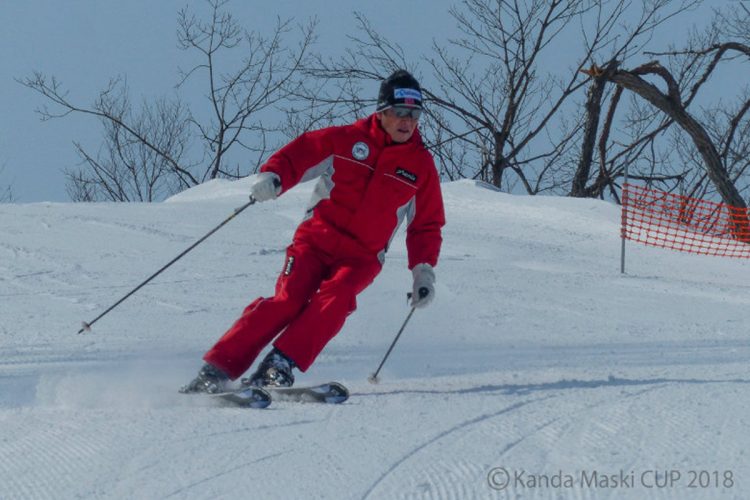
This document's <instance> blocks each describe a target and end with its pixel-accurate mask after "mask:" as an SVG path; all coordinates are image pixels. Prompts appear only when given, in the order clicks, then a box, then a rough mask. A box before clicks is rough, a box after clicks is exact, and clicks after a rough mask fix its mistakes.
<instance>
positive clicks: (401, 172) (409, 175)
mask: <svg viewBox="0 0 750 500" xmlns="http://www.w3.org/2000/svg"><path fill="white" fill-rule="evenodd" d="M396 175H397V176H399V177H401V178H403V179H406V180H407V181H409V182H411V183H413V184H416V183H417V174H415V173H413V172H409V171H408V170H406V169H405V168H402V167H399V168H397V169H396Z"/></svg>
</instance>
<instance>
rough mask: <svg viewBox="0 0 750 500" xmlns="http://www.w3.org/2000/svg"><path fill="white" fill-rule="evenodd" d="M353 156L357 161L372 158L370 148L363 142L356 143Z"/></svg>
mask: <svg viewBox="0 0 750 500" xmlns="http://www.w3.org/2000/svg"><path fill="white" fill-rule="evenodd" d="M352 156H353V157H354V158H355V159H356V160H366V159H367V157H368V156H370V146H368V145H367V144H366V143H364V142H362V141H360V142H357V143H355V144H354V147H353V148H352Z"/></svg>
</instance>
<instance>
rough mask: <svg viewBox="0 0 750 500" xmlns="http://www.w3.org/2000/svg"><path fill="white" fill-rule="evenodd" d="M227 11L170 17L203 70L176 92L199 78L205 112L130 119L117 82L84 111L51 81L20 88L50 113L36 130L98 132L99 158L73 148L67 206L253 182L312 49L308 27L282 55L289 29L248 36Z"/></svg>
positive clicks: (157, 108) (281, 26)
mask: <svg viewBox="0 0 750 500" xmlns="http://www.w3.org/2000/svg"><path fill="white" fill-rule="evenodd" d="M227 3H228V2H227V1H226V0H207V1H206V4H207V5H208V8H209V11H210V12H209V15H208V20H207V21H203V20H201V19H199V18H198V17H197V16H195V15H193V14H191V13H190V11H189V10H188V9H187V8H186V9H183V10H181V11H180V12H179V15H178V41H179V44H180V47H181V48H182V49H184V50H187V51H195V52H197V53H198V54H200V56H201V58H202V60H201V61H200V62H198V63H196V64H195V65H194V66H192V67H191V68H190V69H189V70H187V71H181V72H180V82H179V84H178V85H177V91H178V92H179V91H181V90H182V89H183V87H185V86H187V85H188V84H189V83H194V82H195V80H197V79H198V78H205V80H200V81H201V82H205V85H206V88H207V102H208V108H209V111H208V112H203V111H202V110H200V111H199V110H197V109H195V108H192V109H188V108H187V107H186V106H185V105H184V104H183V103H182V102H181V101H180V100H179V99H177V100H173V101H170V100H167V99H166V98H162V99H159V100H156V101H154V102H150V103H146V104H144V106H143V109H142V110H141V111H140V112H136V111H134V110H133V107H132V106H131V102H130V99H129V98H128V97H127V92H126V91H124V90H123V89H124V88H125V86H124V84H123V81H122V79H121V78H115V79H113V80H112V81H111V82H110V84H109V85H108V87H107V88H106V89H104V90H103V91H101V92H100V93H99V96H98V97H97V99H96V100H95V101H94V103H93V105H91V106H83V105H79V104H77V103H75V102H73V101H71V100H70V99H69V98H68V95H67V92H66V91H65V90H64V89H63V87H62V85H61V83H60V82H59V81H58V80H57V79H56V78H55V77H54V76H52V77H48V76H46V75H44V74H42V73H40V72H35V73H34V74H33V75H32V76H31V77H28V78H25V79H22V80H19V82H20V83H21V84H23V85H25V86H26V87H28V88H30V89H32V90H34V91H36V92H38V93H40V94H41V95H43V96H44V97H46V98H47V100H48V101H49V103H50V106H51V107H50V106H43V107H42V108H40V109H39V110H37V111H38V113H39V114H40V116H41V117H42V119H43V120H50V119H55V118H62V117H65V116H67V115H69V114H71V113H79V114H85V115H90V116H93V117H96V118H98V119H99V120H101V122H102V124H103V125H104V144H103V146H102V148H101V150H100V151H99V152H98V153H96V154H91V153H90V152H88V151H86V150H85V149H84V148H83V147H81V145H80V144H77V143H76V150H77V152H78V154H79V156H81V158H82V164H81V165H80V168H78V169H73V170H68V171H67V172H66V175H67V177H68V182H69V186H68V188H69V194H70V195H71V196H72V197H73V198H74V199H77V200H97V199H108V200H112V201H130V200H154V199H160V198H163V197H164V196H168V195H170V194H172V193H173V192H175V191H180V190H183V189H185V188H187V187H191V186H195V185H197V184H200V183H201V182H204V181H205V180H208V179H214V178H217V177H235V178H236V177H240V176H243V175H247V174H248V173H252V172H254V171H255V170H256V169H257V167H258V166H259V165H260V164H261V163H262V162H263V161H264V159H265V157H266V156H267V155H268V153H269V151H271V150H273V149H274V148H275V146H276V144H275V142H278V140H277V139H275V138H276V137H279V136H281V134H282V133H283V130H282V127H283V125H284V122H285V119H286V117H287V114H286V111H285V110H284V109H283V105H285V104H287V102H286V101H287V100H291V99H292V98H293V97H294V95H295V92H296V89H297V87H299V86H300V85H301V84H300V83H299V81H298V80H297V78H296V76H297V73H298V72H299V69H300V67H301V65H302V64H303V62H304V61H305V58H306V57H307V52H308V50H309V48H310V46H311V45H312V43H313V41H314V28H315V23H314V22H311V23H310V24H309V25H308V26H306V27H300V28H299V31H300V33H301V37H299V40H300V41H299V43H298V44H297V45H296V46H294V47H289V46H287V45H285V44H284V38H285V37H286V36H287V35H288V34H289V32H290V31H291V29H292V28H291V26H290V22H288V21H281V20H278V21H277V24H276V26H275V27H274V29H273V32H272V33H271V35H270V36H268V37H265V36H262V35H260V34H259V33H256V32H248V31H246V30H244V29H242V28H241V26H240V25H239V23H238V22H237V21H236V20H235V19H234V17H233V16H232V15H231V13H229V12H227V11H226V10H225V7H226V4H227ZM237 52H239V53H241V54H243V55H244V57H240V58H239V63H237V66H236V68H235V69H233V70H232V69H230V70H226V69H224V68H225V65H226V66H231V64H232V63H231V61H234V60H237V59H238V58H237V57H232V56H233V55H234V54H235V53H237ZM227 61H229V62H227ZM162 120H163V121H164V122H162ZM188 134H194V135H197V136H198V137H199V138H200V140H201V142H202V144H203V148H202V149H203V151H202V154H201V155H200V158H195V159H192V160H191V157H190V156H189V155H188V154H187V147H186V146H187V144H186V143H187V137H188ZM236 147H240V148H242V149H243V151H244V152H245V156H243V157H242V159H241V161H236V163H235V164H234V165H233V166H227V163H228V153H229V152H230V150H234V149H236ZM248 153H250V155H249V156H250V158H249V159H248V158H247V156H248Z"/></svg>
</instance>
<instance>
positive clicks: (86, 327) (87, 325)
mask: <svg viewBox="0 0 750 500" xmlns="http://www.w3.org/2000/svg"><path fill="white" fill-rule="evenodd" d="M254 203H255V198H253V197H252V196H250V201H248V202H247V203H245V204H244V205H242V206H241V207H239V208H235V209H234V212H233V213H232V215H230V216H229V217H227V218H226V219H224V221H223V222H222V223H221V224H219V225H218V226H216V227H215V228H213V229H212V230H211V231H209V232H208V233H207V234H206V235H205V236H203V237H202V238H201V239H199V240H198V241H196V242H195V243H193V244H192V245H190V246H189V247H188V248H186V249H185V250H184V251H183V252H182V253H181V254H180V255H178V256H177V257H175V258H174V259H172V260H170V261H169V262H168V263H167V265H165V266H164V267H162V268H161V269H159V270H158V271H156V272H155V273H154V274H152V275H151V276H149V277H148V278H147V279H146V280H145V281H144V282H143V283H141V284H140V285H138V286H137V287H135V288H134V289H132V290H131V291H130V292H128V293H127V295H125V296H124V297H123V298H121V299H120V300H118V301H117V302H115V303H114V304H112V305H111V306H109V307H108V308H107V309H106V310H105V311H104V312H103V313H101V314H100V315H99V316H97V317H96V318H94V319H93V320H91V321H89V322H86V321H83V322H82V323H83V326H82V327H81V329H80V330H78V333H79V334H81V333H83V332H84V331H86V332H89V331H91V325H93V324H94V323H96V322H97V321H99V320H100V319H101V318H102V317H104V315H106V314H107V313H108V312H110V311H111V310H112V309H114V308H115V307H117V306H119V305H120V304H121V303H122V302H123V301H125V299H127V298H128V297H130V296H131V295H133V294H134V293H135V292H137V291H138V290H140V289H141V288H143V286H144V285H146V283H148V282H149V281H151V280H152V279H154V278H156V277H157V276H158V275H159V274H161V273H162V271H164V270H165V269H167V268H168V267H169V266H171V265H172V264H174V263H175V262H177V261H178V260H180V259H181V258H183V257H184V256H185V254H187V253H188V252H189V251H190V250H192V249H193V248H195V247H197V246H198V245H199V244H201V243H203V242H204V241H205V240H206V239H207V238H208V237H209V236H211V235H212V234H214V233H215V232H216V231H218V230H219V229H221V228H222V227H223V226H224V225H225V224H226V223H227V222H229V221H230V220H232V219H234V218H235V217H236V216H237V215H239V213H240V212H242V211H243V210H245V209H246V208H247V207H249V206H250V205H252V204H254Z"/></svg>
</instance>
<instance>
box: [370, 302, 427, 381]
mask: <svg viewBox="0 0 750 500" xmlns="http://www.w3.org/2000/svg"><path fill="white" fill-rule="evenodd" d="M429 293H430V292H429V290H427V289H426V288H420V289H419V298H421V299H423V298H425V297H427V295H428V294H429ZM406 296H407V297H408V298H409V299H411V293H408V294H406ZM416 309H417V308H416V307H415V306H411V311H409V314H408V315H407V316H406V319H405V320H404V323H403V324H402V325H401V329H400V330H399V331H398V333H397V334H396V338H395V339H393V342H391V346H390V347H389V348H388V351H386V353H385V356H383V361H381V362H380V366H378V369H377V370H375V373H373V374H372V375H370V376H369V377H368V378H367V381H368V382H370V383H371V384H377V383H378V382H380V379H379V378H378V374H379V373H380V369H381V368H383V365H384V364H385V360H386V359H388V356H390V355H391V351H392V350H393V347H394V346H395V345H396V342H398V339H399V337H401V334H402V333H403V332H404V329H405V328H406V324H407V323H409V320H410V319H411V315H412V314H414V311H415V310H416Z"/></svg>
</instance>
